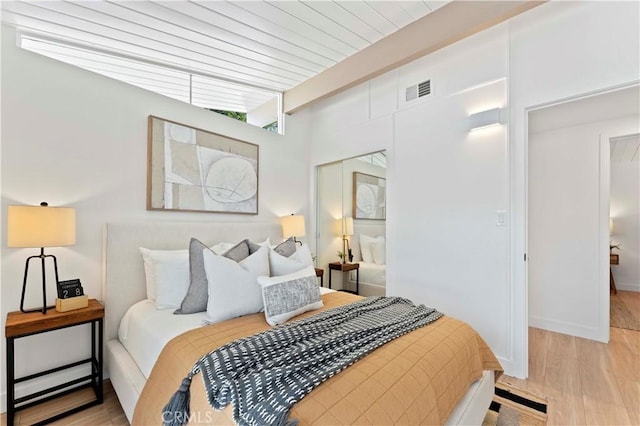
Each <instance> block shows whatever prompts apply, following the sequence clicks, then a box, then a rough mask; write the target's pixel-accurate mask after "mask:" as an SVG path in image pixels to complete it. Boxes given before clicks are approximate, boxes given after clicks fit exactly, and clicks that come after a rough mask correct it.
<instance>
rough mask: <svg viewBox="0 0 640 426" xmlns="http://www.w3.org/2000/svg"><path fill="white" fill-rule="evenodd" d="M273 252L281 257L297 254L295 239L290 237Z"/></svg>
mask: <svg viewBox="0 0 640 426" xmlns="http://www.w3.org/2000/svg"><path fill="white" fill-rule="evenodd" d="M273 250H274V251H275V252H276V253H278V254H279V255H281V256H284V257H289V256H291V255H292V254H293V253H295V252H296V242H295V241H294V240H293V237H289V238H287V239H286V240H284V241H283V242H281V243H280V244H278V245H277V246H275V247H274V248H273Z"/></svg>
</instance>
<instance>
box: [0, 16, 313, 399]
mask: <svg viewBox="0 0 640 426" xmlns="http://www.w3.org/2000/svg"><path fill="white" fill-rule="evenodd" d="M150 114H151V115H156V116H159V117H162V118H167V119H170V120H174V121H177V122H180V123H185V124H187V125H192V126H195V127H198V128H202V129H205V130H209V131H212V132H217V133H221V134H224V135H227V136H231V137H235V138H238V139H241V140H246V141H248V142H252V143H256V144H259V145H260V168H259V173H260V176H259V191H260V192H259V203H260V204H259V214H258V215H257V216H247V215H225V214H207V213H176V212H158V211H153V212H151V211H146V210H145V205H146V204H145V200H146V164H147V116H148V115H150ZM304 117H305V114H300V115H298V116H296V117H288V118H289V121H290V122H291V123H295V122H296V121H301V120H304ZM304 128H305V126H304V125H303V124H300V125H298V126H293V128H292V129H291V130H290V131H289V132H288V134H287V136H280V135H276V134H273V133H271V132H267V131H265V130H262V129H259V128H256V127H254V126H250V125H246V124H243V123H240V122H237V121H235V120H232V119H229V118H227V117H223V116H221V115H218V114H215V113H212V112H209V111H204V110H203V109H201V108H197V107H192V106H190V105H187V104H183V103H181V102H178V101H175V100H173V99H169V98H165V97H163V96H160V95H157V94H154V93H151V92H147V91H144V90H142V89H138V88H135V87H132V86H128V85H126V84H124V83H120V82H117V81H115V80H111V79H108V78H106V77H103V76H100V75H97V74H93V73H90V72H88V71H84V70H81V69H77V68H75V67H72V66H70V65H66V64H63V63H60V62H57V61H54V60H52V59H48V58H45V57H42V56H39V55H37V54H35V53H32V52H28V51H23V50H21V49H18V48H17V47H16V45H15V35H14V32H13V30H12V29H11V28H9V27H5V26H3V27H2V146H1V170H2V206H1V210H0V220H1V222H2V225H1V228H2V233H3V234H4V233H5V232H6V229H5V227H6V223H5V222H6V220H5V219H4V215H5V214H6V213H5V212H6V208H7V205H10V204H31V205H34V204H37V203H39V202H40V201H45V200H46V201H48V202H49V203H50V205H52V206H59V205H64V206H72V207H75V208H76V213H77V243H76V244H75V245H74V246H71V247H66V248H59V249H47V252H49V253H51V254H55V255H56V256H57V257H58V264H59V271H60V278H61V279H68V278H75V277H77V278H80V280H81V281H82V283H83V287H84V289H85V292H86V293H87V294H88V295H89V296H90V297H92V298H98V299H99V298H100V297H101V281H102V275H101V271H102V268H101V261H102V229H103V225H104V224H105V223H106V222H113V221H135V220H139V221H143V220H164V221H175V220H182V221H200V220H212V221H234V222H238V221H272V220H273V221H276V220H277V218H278V217H279V216H282V215H286V214H290V213H291V212H295V213H302V214H305V215H307V217H309V210H308V208H309V196H308V194H309V187H310V176H309V173H308V170H309V164H308V160H307V158H308V146H307V145H306V143H305V142H304V140H305V139H304V138H303V137H301V134H296V129H299V130H301V131H302V130H303V129H304ZM282 188H286V191H283V190H282ZM187 243H188V241H185V244H187ZM185 247H186V245H185ZM32 254H37V249H36V250H31V249H7V248H6V243H5V241H4V240H3V241H2V255H1V260H2V261H1V266H2V276H1V279H2V281H1V294H2V301H1V309H2V315H1V317H2V329H3V330H4V322H5V317H6V312H9V311H14V310H17V309H19V304H20V292H21V280H22V277H23V268H24V262H25V259H26V257H27V256H29V255H32ZM33 275H34V277H35V278H37V275H38V273H37V268H36V269H35V270H34V272H33ZM30 289H32V290H37V286H34V287H30ZM49 295H50V299H51V301H52V302H53V297H54V288H53V286H51V287H49ZM36 300H37V299H36ZM36 304H37V302H33V305H34V306H35V305H36ZM106 309H109V307H108V306H107V307H106ZM85 328H88V327H85ZM77 330H79V331H77ZM77 330H76V331H72V329H70V330H63V331H59V332H55V333H46V334H44V335H39V336H34V337H29V338H26V339H20V340H18V341H17V342H16V349H17V351H18V354H17V360H18V365H17V374H18V376H22V375H24V374H26V373H28V372H33V371H37V370H41V369H43V368H48V367H52V366H56V365H59V364H61V363H66V362H70V361H73V360H76V359H82V357H83V356H84V355H86V354H88V353H89V352H88V343H87V342H88V340H87V339H88V331H87V330H84V329H83V328H78V329H77ZM0 349H1V350H0V354H2V355H1V356H0V358H1V359H0V365H2V366H3V368H2V369H1V370H2V378H1V379H0V381H1V383H2V385H1V389H2V395H1V396H0V399H1V400H2V404H3V407H4V404H5V401H6V399H5V396H4V392H5V378H4V375H5V368H4V366H5V359H4V358H5V357H4V354H5V350H4V339H2V347H1V348H0ZM57 379H59V378H57ZM57 379H56V380H57ZM32 388H34V389H40V388H42V384H41V383H35V385H34V386H32ZM31 390H33V389H31Z"/></svg>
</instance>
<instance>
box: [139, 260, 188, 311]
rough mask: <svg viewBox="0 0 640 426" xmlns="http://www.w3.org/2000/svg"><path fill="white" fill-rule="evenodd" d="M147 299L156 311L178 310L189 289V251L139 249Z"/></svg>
mask: <svg viewBox="0 0 640 426" xmlns="http://www.w3.org/2000/svg"><path fill="white" fill-rule="evenodd" d="M140 253H142V259H143V262H144V273H145V276H146V285H147V298H149V299H151V300H153V301H154V302H155V304H156V308H157V309H169V308H178V307H180V304H181V303H182V299H184V296H185V295H186V294H187V289H188V288H189V250H150V249H147V248H144V247H140Z"/></svg>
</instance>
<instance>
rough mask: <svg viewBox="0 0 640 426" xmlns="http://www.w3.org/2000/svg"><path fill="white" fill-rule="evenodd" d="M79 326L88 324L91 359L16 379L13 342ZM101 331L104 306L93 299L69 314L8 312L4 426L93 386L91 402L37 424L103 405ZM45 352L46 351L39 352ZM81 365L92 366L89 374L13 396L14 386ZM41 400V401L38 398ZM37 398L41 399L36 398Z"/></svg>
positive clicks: (53, 311) (51, 311)
mask: <svg viewBox="0 0 640 426" xmlns="http://www.w3.org/2000/svg"><path fill="white" fill-rule="evenodd" d="M82 324H91V358H88V359H83V360H79V361H75V362H72V363H69V364H65V365H62V366H60V367H56V368H51V369H49V370H45V371H41V372H38V373H34V374H29V375H27V376H24V377H19V378H16V377H15V347H14V344H15V339H19V338H21V337H26V336H33V335H34V334H40V333H46V332H48V331H52V330H59V329H61V328H67V327H74V326H78V325H82ZM103 329H104V307H103V306H102V304H100V302H98V301H97V300H96V299H89V306H87V307H86V308H81V309H75V310H73V311H68V312H57V311H55V310H49V311H47V313H46V314H42V312H29V313H23V312H21V311H16V312H9V313H8V314H7V322H6V324H5V337H6V340H7V341H6V343H7V354H6V355H7V425H8V426H12V425H13V421H14V417H15V413H16V412H17V411H20V410H23V409H25V408H28V407H32V406H34V405H37V404H40V403H42V402H45V401H49V400H51V399H54V398H57V397H59V396H62V395H67V394H69V393H71V392H73V391H75V390H78V389H81V388H86V387H92V388H93V391H94V393H95V395H96V399H95V400H94V401H90V402H87V403H86V404H83V405H80V406H78V407H75V408H71V409H69V410H67V411H65V412H63V413H60V414H56V415H55V416H53V417H50V418H48V419H45V420H42V421H41V422H39V423H36V424H37V425H41V424H47V423H51V422H53V421H55V420H58V419H61V418H63V417H66V416H68V415H70V414H73V413H77V412H78V411H81V410H84V409H85V408H89V407H92V406H94V405H98V404H102V402H103V400H104V395H103V389H102V381H103V377H102V364H103V349H102V340H103ZM42 353H43V354H44V353H46V350H44V348H43V350H42ZM82 364H91V374H89V375H87V376H84V377H79V378H77V379H74V380H70V381H68V382H66V383H62V384H60V385H57V386H52V387H50V388H47V389H43V390H41V391H39V392H35V393H32V394H30V395H25V396H23V397H20V398H16V397H15V385H16V383H22V382H26V381H29V380H33V379H35V378H38V377H42V376H46V375H49V374H52V373H56V372H58V371H62V370H66V369H68V368H72V367H75V366H78V365H82ZM55 392H58V393H55ZM53 393H55V394H53ZM41 397H42V398H41ZM38 398H40V399H38Z"/></svg>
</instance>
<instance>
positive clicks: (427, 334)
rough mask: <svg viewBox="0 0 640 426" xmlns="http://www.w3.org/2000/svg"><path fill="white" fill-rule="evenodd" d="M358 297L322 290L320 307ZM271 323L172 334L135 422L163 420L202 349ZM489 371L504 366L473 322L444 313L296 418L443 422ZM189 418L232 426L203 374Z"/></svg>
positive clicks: (374, 356) (306, 404) (377, 354)
mask: <svg viewBox="0 0 640 426" xmlns="http://www.w3.org/2000/svg"><path fill="white" fill-rule="evenodd" d="M358 299H359V296H354V295H352V294H349V293H343V292H336V293H329V294H326V295H324V296H323V301H324V305H325V306H324V308H323V309H322V310H325V309H329V308H332V307H336V306H340V305H343V304H346V303H350V302H353V301H355V300H358ZM317 312H318V311H313V312H308V313H306V314H304V315H301V316H299V317H296V319H297V318H301V317H303V316H308V315H313V314H314V313H317ZM268 328H269V325H268V324H267V323H266V321H265V319H264V314H254V315H248V316H245V317H241V318H235V319H232V320H229V321H224V322H222V323H219V324H215V325H210V326H206V327H201V328H198V329H195V330H191V331H189V332H187V333H184V334H182V335H180V336H178V337H176V338H174V339H173V340H171V341H170V342H169V343H168V344H167V345H166V346H165V348H164V349H163V351H162V353H161V354H160V357H159V358H158V361H157V362H156V364H155V366H154V367H153V370H152V371H151V375H150V377H149V379H148V380H147V383H146V385H145V387H144V389H143V391H142V394H141V395H140V399H139V400H138V404H137V405H136V409H135V412H134V416H133V424H134V425H158V424H161V423H162V408H163V407H164V405H165V404H166V403H167V401H169V398H170V397H171V395H172V394H173V393H174V392H175V391H176V390H177V389H178V387H179V386H180V383H181V381H182V379H183V378H184V377H185V376H186V375H187V373H188V372H189V371H190V370H191V368H192V367H193V365H194V363H195V362H196V361H197V360H198V359H199V358H200V357H201V356H202V355H204V354H206V353H208V352H210V351H211V350H213V349H215V348H217V347H219V346H222V345H224V344H226V343H228V342H231V341H233V340H236V339H238V338H241V337H244V336H249V335H252V334H255V333H258V332H261V331H264V330H266V329H268ZM483 370H496V371H498V372H501V371H502V369H501V366H500V363H499V362H498V360H497V359H496V358H495V356H494V355H493V353H492V352H491V350H490V349H489V347H488V346H487V344H486V343H485V342H484V341H483V340H482V338H481V337H480V336H479V335H478V334H477V333H476V332H475V331H474V330H473V329H472V328H471V327H469V326H468V325H467V324H465V323H463V322H462V321H459V320H456V319H453V318H450V317H447V316H444V317H442V318H440V319H438V320H437V321H435V322H434V323H432V324H430V325H427V326H425V327H422V328H419V329H417V330H415V331H412V332H411V333H408V334H406V335H404V336H402V337H399V338H398V339H395V340H393V341H392V342H390V343H387V344H386V345H384V346H382V347H380V348H378V349H377V350H375V351H374V352H372V353H370V354H369V355H367V356H366V357H364V358H363V359H361V360H360V361H358V362H356V363H355V364H354V365H352V366H351V367H349V368H347V369H346V370H344V371H342V372H341V373H339V374H337V375H336V376H334V377H332V378H331V379H329V380H327V381H326V382H324V383H322V384H321V385H320V386H318V387H317V388H316V389H314V390H313V391H312V392H311V393H310V394H308V395H307V396H306V397H305V398H304V399H303V400H302V401H300V402H298V403H297V404H296V405H294V407H293V409H292V410H291V413H290V418H297V419H298V420H299V422H300V424H301V425H307V424H317V425H338V424H367V425H377V424H421V425H427V424H443V423H444V422H445V421H446V419H447V418H448V417H449V415H450V413H451V411H452V410H453V408H454V407H455V405H456V403H457V402H458V400H459V399H460V398H461V396H462V395H463V394H464V393H465V392H466V391H467V388H468V387H469V385H470V384H471V383H473V382H474V381H475V380H477V379H478V378H480V377H481V376H482V371H483ZM190 423H202V424H204V423H208V424H233V420H232V410H231V407H227V408H226V409H225V410H223V411H221V412H216V411H215V410H213V409H212V408H211V407H210V406H209V404H208V402H207V399H206V396H205V390H204V384H203V382H202V378H201V374H198V375H196V376H195V377H194V379H193V383H192V384H191V422H190Z"/></svg>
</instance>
